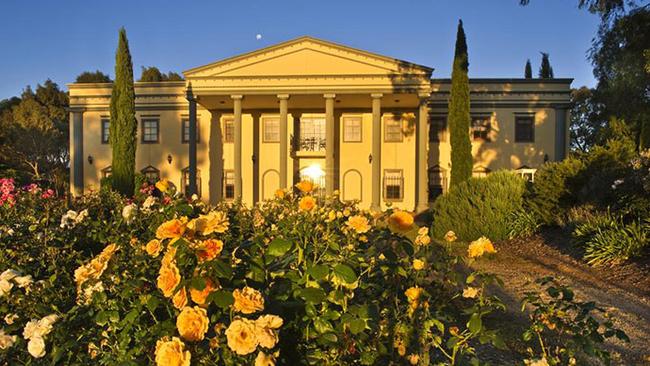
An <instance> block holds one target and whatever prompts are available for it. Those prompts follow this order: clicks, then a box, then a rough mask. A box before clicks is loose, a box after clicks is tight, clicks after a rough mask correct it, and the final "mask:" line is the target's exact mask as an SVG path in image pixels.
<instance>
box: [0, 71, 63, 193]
mask: <svg viewBox="0 0 650 366" xmlns="http://www.w3.org/2000/svg"><path fill="white" fill-rule="evenodd" d="M67 107H68V96H67V94H66V93H65V92H64V91H62V90H60V89H59V87H58V85H57V84H56V83H54V82H52V81H51V80H49V79H48V80H46V81H45V83H43V85H41V84H39V85H37V86H36V90H35V91H33V90H32V89H31V88H30V87H29V86H28V87H27V88H25V90H24V91H23V94H22V95H21V97H20V98H18V97H14V98H11V99H7V100H3V101H2V102H0V142H1V144H0V161H1V164H0V169H2V170H5V172H4V173H3V174H8V175H11V176H16V177H18V178H21V179H22V180H24V181H27V180H32V181H33V180H48V181H50V183H51V184H53V185H55V186H57V187H58V188H62V186H63V185H64V184H65V181H66V180H67V179H66V178H65V174H64V170H65V167H66V165H67V162H68V113H67V112H66V108H67ZM6 170H10V171H12V172H13V173H7V172H6Z"/></svg>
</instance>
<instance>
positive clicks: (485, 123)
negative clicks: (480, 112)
mask: <svg viewBox="0 0 650 366" xmlns="http://www.w3.org/2000/svg"><path fill="white" fill-rule="evenodd" d="M491 130H492V123H491V122H490V116H473V117H472V138H473V140H474V141H490V131H491Z"/></svg>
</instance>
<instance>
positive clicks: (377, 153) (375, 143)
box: [370, 94, 383, 211]
mask: <svg viewBox="0 0 650 366" xmlns="http://www.w3.org/2000/svg"><path fill="white" fill-rule="evenodd" d="M371 97H372V155H371V156H372V163H371V164H372V201H371V203H370V209H371V210H374V211H381V98H382V97H383V94H372V95H371Z"/></svg>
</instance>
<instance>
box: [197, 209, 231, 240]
mask: <svg viewBox="0 0 650 366" xmlns="http://www.w3.org/2000/svg"><path fill="white" fill-rule="evenodd" d="M201 217H202V218H204V219H205V228H204V229H203V231H202V233H201V234H203V235H210V234H212V233H225V232H226V230H228V226H229V225H230V222H229V221H228V216H227V215H226V214H225V213H224V212H221V211H211V212H210V213H208V214H207V215H205V216H201Z"/></svg>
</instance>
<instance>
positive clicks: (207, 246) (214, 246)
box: [196, 239, 223, 262]
mask: <svg viewBox="0 0 650 366" xmlns="http://www.w3.org/2000/svg"><path fill="white" fill-rule="evenodd" d="M222 250H223V242H222V241H221V240H217V239H208V240H204V241H202V242H201V244H200V245H199V249H198V251H197V252H196V256H197V257H198V259H199V262H205V261H211V260H213V259H215V258H216V257H217V256H218V255H219V254H220V253H221V251H222Z"/></svg>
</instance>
